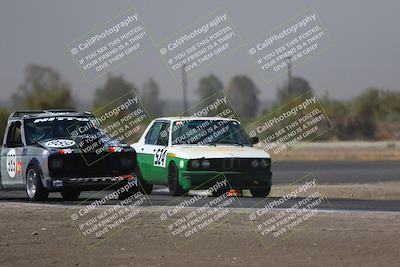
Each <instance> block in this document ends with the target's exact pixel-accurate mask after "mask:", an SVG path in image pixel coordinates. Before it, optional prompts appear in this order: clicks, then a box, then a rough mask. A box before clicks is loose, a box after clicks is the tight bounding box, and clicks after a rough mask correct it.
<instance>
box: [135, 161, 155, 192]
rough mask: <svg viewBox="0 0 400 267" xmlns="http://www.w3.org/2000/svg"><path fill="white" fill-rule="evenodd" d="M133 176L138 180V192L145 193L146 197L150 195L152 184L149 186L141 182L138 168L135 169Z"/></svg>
mask: <svg viewBox="0 0 400 267" xmlns="http://www.w3.org/2000/svg"><path fill="white" fill-rule="evenodd" d="M135 174H136V177H137V179H138V184H139V191H140V192H142V193H145V194H146V195H150V194H151V191H153V184H149V183H147V182H145V181H144V180H143V177H142V172H141V171H140V169H139V167H137V168H136V171H135Z"/></svg>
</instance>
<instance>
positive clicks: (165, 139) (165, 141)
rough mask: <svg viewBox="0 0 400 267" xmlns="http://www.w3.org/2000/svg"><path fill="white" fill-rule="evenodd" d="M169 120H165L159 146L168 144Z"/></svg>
mask: <svg viewBox="0 0 400 267" xmlns="http://www.w3.org/2000/svg"><path fill="white" fill-rule="evenodd" d="M169 125H170V123H169V122H163V124H162V126H161V130H160V134H159V135H158V138H157V144H156V145H159V146H168V137H169Z"/></svg>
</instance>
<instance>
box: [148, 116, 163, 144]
mask: <svg viewBox="0 0 400 267" xmlns="http://www.w3.org/2000/svg"><path fill="white" fill-rule="evenodd" d="M162 124H163V123H162V122H155V123H154V124H153V126H152V127H151V128H150V130H149V132H148V133H147V134H146V138H145V141H144V142H145V144H148V145H155V144H156V143H157V139H158V135H159V133H160V131H161V127H162Z"/></svg>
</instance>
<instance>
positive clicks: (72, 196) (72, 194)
mask: <svg viewBox="0 0 400 267" xmlns="http://www.w3.org/2000/svg"><path fill="white" fill-rule="evenodd" d="M80 194H81V191H78V190H72V189H65V190H62V191H61V196H62V197H63V199H64V200H77V199H78V197H79V196H80Z"/></svg>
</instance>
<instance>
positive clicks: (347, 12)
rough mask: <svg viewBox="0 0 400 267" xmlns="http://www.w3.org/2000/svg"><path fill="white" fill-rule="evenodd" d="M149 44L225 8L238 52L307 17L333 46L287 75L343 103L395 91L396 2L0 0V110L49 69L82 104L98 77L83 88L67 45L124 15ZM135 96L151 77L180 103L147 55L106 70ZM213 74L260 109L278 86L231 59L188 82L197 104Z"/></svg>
mask: <svg viewBox="0 0 400 267" xmlns="http://www.w3.org/2000/svg"><path fill="white" fill-rule="evenodd" d="M132 5H133V6H134V7H135V10H136V12H137V14H138V15H139V17H140V19H141V21H142V22H143V24H144V25H145V26H146V28H147V31H148V32H149V33H151V36H152V38H153V39H154V41H155V42H156V43H157V42H159V41H161V40H164V39H165V38H167V37H168V36H171V35H174V34H176V33H177V32H179V31H180V30H181V29H182V28H184V27H186V26H188V25H190V24H192V23H193V22H194V21H196V20H198V19H199V18H201V17H204V16H206V15H207V14H209V13H210V12H212V11H213V10H216V9H217V8H220V7H224V9H225V10H226V12H227V13H228V14H229V17H230V18H231V20H232V22H233V23H234V26H235V30H236V32H238V33H240V37H241V38H242V39H243V40H244V42H251V41H252V40H255V39H257V38H259V37H260V36H264V34H265V33H268V32H270V31H271V30H272V29H274V28H275V27H276V26H277V25H280V24H282V23H283V22H284V21H286V20H288V19H289V18H291V17H293V16H295V15H296V14H298V13H299V12H301V11H302V10H304V9H306V8H308V7H312V8H313V10H314V11H315V12H316V14H317V15H318V18H319V19H320V21H321V23H322V24H323V26H324V29H325V30H326V32H327V33H329V36H330V38H331V40H332V46H331V47H330V48H329V49H327V50H325V51H323V52H321V53H320V54H318V56H315V57H313V58H311V59H309V60H307V61H305V62H303V63H302V64H299V65H294V66H293V75H295V76H302V77H304V78H305V79H307V80H308V81H309V82H310V84H311V86H312V87H313V89H314V90H315V92H317V94H319V95H322V94H325V93H327V94H328V95H329V96H331V97H334V98H337V99H348V98H350V97H353V96H356V95H358V94H359V93H361V92H363V91H364V90H365V89H366V88H368V87H372V86H375V87H379V88H383V89H391V90H396V91H400V69H399V62H400V52H399V47H400V34H399V33H400V30H399V24H398V18H397V16H398V11H399V10H400V1H390V0H386V1H369V0H357V1H356V0H353V1H345V0H339V1H320V0H316V1H306V0H293V1H288V0H283V1H282V0H281V1H266V0H249V1H241V0H226V1H218V0H217V1H215V0H201V1H194V0H179V1H178V0H163V1H162V0H158V1H155V0H145V1H144V0H143V1H138V0H136V1H133V0H113V1H110V0H85V1H80V0H68V1H60V0H13V1H11V0H0V36H1V38H0V90H1V93H0V100H1V101H6V100H7V99H9V97H10V95H11V94H12V93H13V92H15V90H16V88H17V87H18V85H19V84H21V83H22V82H23V79H24V69H25V67H26V66H27V65H28V64H30V63H36V64H40V65H45V66H50V67H53V68H55V69H56V70H57V71H59V73H60V74H61V75H62V77H63V78H64V79H65V80H66V81H68V82H69V83H70V84H71V86H72V88H73V94H74V96H75V98H77V99H79V100H81V101H89V100H90V99H91V98H92V96H93V93H94V91H95V89H96V88H97V87H99V86H101V85H102V84H104V82H105V80H106V75H105V76H102V77H99V78H97V79H95V80H94V81H92V82H90V83H88V82H87V81H85V79H84V78H83V77H82V74H81V72H80V70H79V68H78V66H77V65H76V64H75V62H74V60H73V58H72V57H71V54H70V51H69V50H68V49H67V44H69V43H71V41H73V40H76V39H77V38H79V37H80V36H82V35H84V34H86V33H88V32H90V31H91V30H93V29H94V28H96V27H97V26H98V25H101V24H102V23H104V22H106V21H109V20H110V19H112V18H113V17H115V16H116V15H117V14H120V13H121V12H123V11H124V10H126V9H128V8H129V7H131V6H132ZM111 72H112V73H113V74H115V75H123V76H124V78H125V79H126V80H128V81H130V82H133V83H134V84H135V85H136V86H137V87H141V86H142V85H143V83H144V82H145V81H146V80H148V79H149V78H150V77H152V78H153V79H154V80H155V81H156V82H157V83H158V84H159V86H160V90H161V97H163V98H165V99H174V98H176V97H178V96H179V97H180V95H181V85H180V84H179V83H177V82H176V81H175V80H174V79H173V77H172V76H171V73H170V71H169V70H168V69H167V67H166V65H165V64H164V63H163V60H162V57H161V55H160V52H159V51H158V50H157V49H156V48H154V47H153V48H150V49H148V50H146V51H145V52H144V53H143V54H141V55H139V56H136V57H133V58H131V59H129V60H128V61H127V62H126V63H124V64H122V65H119V66H117V67H115V68H113V69H112V70H111ZM211 73H212V74H215V75H216V76H217V77H218V78H220V79H221V80H222V82H223V84H224V85H227V83H228V82H229V80H230V79H231V78H232V77H233V76H234V75H238V74H244V75H247V76H249V77H250V78H251V79H252V80H253V81H254V83H255V84H256V86H257V87H258V89H259V90H260V98H261V99H262V100H266V101H268V100H273V99H274V98H275V97H276V88H277V87H278V86H279V85H282V84H283V83H284V82H285V77H284V76H282V77H280V78H277V79H275V80H274V81H272V82H268V83H267V82H265V81H264V80H263V78H262V77H261V76H262V74H260V72H259V71H257V70H256V68H255V66H254V64H253V63H252V61H251V60H250V57H249V54H248V53H247V51H246V50H245V49H242V50H241V49H239V50H236V51H235V52H233V53H231V54H229V55H228V56H226V57H224V58H222V59H220V60H217V61H216V62H215V63H213V64H211V65H209V66H207V67H206V68H203V69H201V70H200V71H199V72H196V74H194V75H193V76H191V77H190V79H189V80H188V89H189V98H190V99H195V98H196V95H195V93H194V92H195V89H196V88H197V83H198V80H199V79H200V78H202V77H204V76H208V75H209V74H211Z"/></svg>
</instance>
